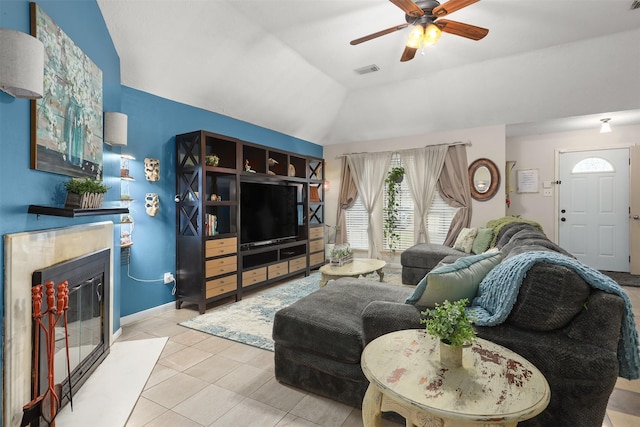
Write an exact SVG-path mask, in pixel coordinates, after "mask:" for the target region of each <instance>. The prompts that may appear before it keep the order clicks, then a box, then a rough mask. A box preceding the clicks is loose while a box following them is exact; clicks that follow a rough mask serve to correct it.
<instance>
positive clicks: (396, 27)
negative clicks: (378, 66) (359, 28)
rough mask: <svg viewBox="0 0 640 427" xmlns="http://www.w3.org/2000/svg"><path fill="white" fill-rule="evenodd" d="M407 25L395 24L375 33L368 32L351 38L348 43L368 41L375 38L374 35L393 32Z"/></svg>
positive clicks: (355, 43) (378, 35) (353, 44)
mask: <svg viewBox="0 0 640 427" xmlns="http://www.w3.org/2000/svg"><path fill="white" fill-rule="evenodd" d="M408 25H409V24H408V23H404V24H400V25H396V26H395V27H391V28H387V29H386V30H382V31H378V32H377V33H373V34H369V35H368V36H364V37H360V38H359V39H355V40H351V42H350V43H349V44H351V45H352V46H355V45H357V44H360V43H362V42H366V41H369V40H371V39H375V38H376V37H380V36H384V35H386V34H391V33H393V32H396V31H398V30H401V29H403V28H406V27H407V26H408Z"/></svg>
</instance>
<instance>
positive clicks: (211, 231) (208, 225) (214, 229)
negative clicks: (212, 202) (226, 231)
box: [204, 213, 218, 236]
mask: <svg viewBox="0 0 640 427" xmlns="http://www.w3.org/2000/svg"><path fill="white" fill-rule="evenodd" d="M204 234H205V235H207V236H215V235H216V234H218V218H217V217H216V216H215V215H213V214H209V213H208V214H206V215H205V221H204Z"/></svg>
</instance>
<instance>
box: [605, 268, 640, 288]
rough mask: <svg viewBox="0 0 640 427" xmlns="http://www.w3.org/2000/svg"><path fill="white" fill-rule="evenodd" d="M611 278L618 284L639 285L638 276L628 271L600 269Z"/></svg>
mask: <svg viewBox="0 0 640 427" xmlns="http://www.w3.org/2000/svg"><path fill="white" fill-rule="evenodd" d="M601 273H604V274H606V275H607V276H609V277H611V278H612V279H613V280H615V281H616V282H618V284H619V285H620V286H633V287H640V276H638V275H635V274H629V273H620V272H617V271H601Z"/></svg>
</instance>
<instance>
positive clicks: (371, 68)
mask: <svg viewBox="0 0 640 427" xmlns="http://www.w3.org/2000/svg"><path fill="white" fill-rule="evenodd" d="M353 71H355V72H356V73H358V74H368V73H375V72H376V71H380V67H378V66H377V65H376V64H371V65H367V66H366V67H360V68H356V69H355V70H353Z"/></svg>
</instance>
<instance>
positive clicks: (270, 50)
mask: <svg viewBox="0 0 640 427" xmlns="http://www.w3.org/2000/svg"><path fill="white" fill-rule="evenodd" d="M97 1H98V5H99V7H100V9H101V11H102V14H103V16H104V19H105V22H106V24H107V27H108V29H109V32H110V34H111V37H112V39H113V42H114V45H115V48H116V50H117V52H118V55H119V56H120V61H121V78H122V83H123V84H124V85H126V86H129V87H133V88H135V89H139V90H142V91H145V92H149V93H152V94H156V95H158V96H162V97H164V98H168V99H172V100H175V101H178V102H183V103H186V104H189V105H193V106H196V107H200V108H203V109H206V110H210V111H214V112H218V113H221V114H224V115H227V116H230V117H234V118H237V119H240V120H243V121H246V122H249V123H253V124H256V125H259V126H264V127H266V128H269V129H273V130H276V131H279V132H282V133H285V134H288V135H292V136H295V137H298V138H301V139H305V140H308V141H311V142H315V143H318V144H323V145H326V144H332V143H342V142H353V141H367V140H375V139H382V138H389V137H394V136H405V135H412V134H422V133H428V132H434V131H442V130H452V129H463V128H471V127H478V126H490V125H502V124H506V125H508V126H507V131H508V134H512V135H523V134H531V133H542V132H546V131H549V130H550V131H566V130H576V129H580V128H584V127H585V126H586V127H589V126H597V125H598V124H599V119H600V118H601V117H605V116H606V117H612V121H611V124H612V126H615V125H620V124H640V83H639V82H638V80H639V79H638V75H640V48H639V47H638V46H639V45H638V40H639V39H640V10H631V7H630V6H631V3H632V0H597V1H594V0H555V1H546V0H481V1H480V2H478V3H475V4H473V5H471V6H468V7H467V8H465V9H462V10H459V11H457V12H454V13H452V14H451V15H449V16H447V19H452V20H456V21H461V22H466V23H470V24H473V25H477V26H481V27H486V28H488V29H489V30H490V31H489V34H488V36H487V37H486V38H484V39H483V40H480V41H472V40H468V39H466V38H461V37H457V36H454V35H451V34H446V33H444V34H443V36H442V38H441V39H440V41H439V42H438V44H437V45H435V46H433V47H431V48H429V50H428V51H427V52H425V54H424V55H421V54H420V53H418V54H417V55H416V57H415V59H414V60H412V61H409V62H406V63H401V62H400V61H399V59H400V55H401V54H402V51H403V47H404V42H405V41H406V37H407V34H408V32H409V30H410V29H409V28H406V29H403V30H401V31H398V32H395V33H393V34H389V35H386V36H383V37H380V38H377V39H374V40H371V41H368V42H365V43H363V44H360V45H357V46H351V45H349V41H350V40H352V39H355V38H358V37H361V36H364V35H367V34H370V33H373V32H376V31H379V30H382V29H385V28H388V27H392V26H394V25H398V24H401V23H403V22H405V21H404V13H403V12H402V11H401V10H400V9H398V8H397V7H396V6H394V5H393V4H392V3H390V2H389V1H387V0H366V1H365V0H208V1H206V0H155V1H152V0H126V1H125V0H97ZM371 64H376V65H377V66H378V67H379V68H380V71H378V72H376V73H371V74H366V75H358V74H357V73H355V72H354V70H355V69H356V68H360V67H363V66H367V65H371ZM577 116H580V117H577ZM582 116H584V117H582ZM561 118H571V119H562V120H559V119H561ZM618 119H619V120H620V121H618V122H617V120H618ZM541 126H544V127H541Z"/></svg>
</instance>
